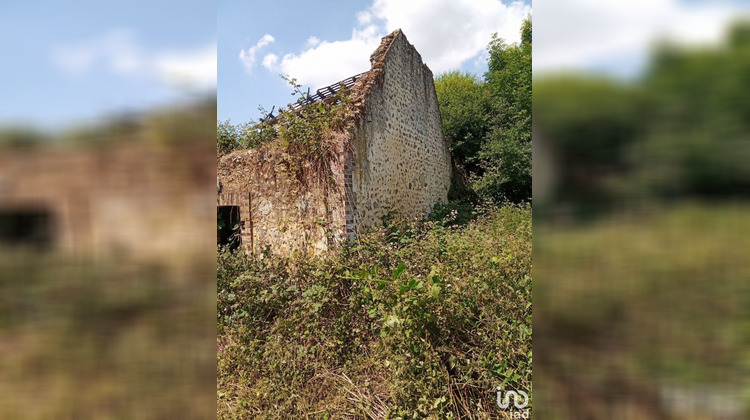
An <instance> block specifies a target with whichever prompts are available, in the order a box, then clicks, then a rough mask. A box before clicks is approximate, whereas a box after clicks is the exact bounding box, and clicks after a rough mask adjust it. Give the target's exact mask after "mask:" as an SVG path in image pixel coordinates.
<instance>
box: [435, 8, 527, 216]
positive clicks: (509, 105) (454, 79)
mask: <svg viewBox="0 0 750 420" xmlns="http://www.w3.org/2000/svg"><path fill="white" fill-rule="evenodd" d="M531 34H532V29H531V19H530V18H529V19H527V20H526V21H525V22H524V23H523V26H522V28H521V43H520V44H517V45H515V44H514V45H508V44H506V43H505V42H504V41H503V40H502V39H500V38H498V37H497V34H495V35H494V36H493V38H492V41H491V42H490V44H489V45H488V47H487V53H488V55H489V61H488V70H487V73H485V75H484V79H483V80H481V81H480V80H477V79H476V77H474V76H473V75H471V74H469V73H461V72H459V71H453V72H449V73H444V74H441V75H438V76H437V77H436V78H435V89H436V91H437V95H438V102H439V105H440V113H441V115H442V117H443V129H444V130H445V134H446V136H447V137H448V138H449V139H450V140H451V143H452V146H453V147H452V153H451V157H452V158H453V161H454V164H455V165H456V166H457V168H458V172H459V179H458V180H457V181H458V182H457V183H454V194H455V196H456V198H457V199H460V200H463V201H487V200H489V201H492V202H494V203H502V202H505V201H510V202H516V203H520V202H526V201H531V47H532V46H531ZM461 175H463V176H461ZM464 177H465V178H466V179H464Z"/></svg>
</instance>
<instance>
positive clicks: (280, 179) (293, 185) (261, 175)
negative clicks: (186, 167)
mask: <svg viewBox="0 0 750 420" xmlns="http://www.w3.org/2000/svg"><path fill="white" fill-rule="evenodd" d="M287 162H288V156H286V155H285V152H283V151H282V150H280V149H278V148H273V147H265V148H261V149H255V150H240V151H236V152H233V153H231V154H229V155H227V156H224V157H222V158H221V159H220V160H219V164H218V168H217V177H218V180H219V183H220V185H221V191H220V192H219V201H218V203H217V205H219V206H226V205H232V206H239V208H240V219H241V220H242V224H241V230H240V232H241V235H242V245H243V247H244V248H245V249H246V250H248V251H252V252H262V251H263V250H264V249H265V248H266V247H270V250H271V251H272V252H273V253H275V254H284V255H289V254H291V253H292V252H295V251H296V252H302V253H305V254H319V253H321V252H324V251H326V250H328V249H330V248H331V246H332V245H333V243H335V242H340V241H341V240H343V239H344V223H345V222H344V218H345V215H344V212H345V210H344V200H343V198H341V197H342V195H343V182H341V180H342V179H343V164H342V165H340V169H337V168H338V167H339V165H331V166H332V168H333V171H334V174H333V178H334V179H335V180H336V182H335V183H333V185H327V186H326V185H324V184H321V183H317V182H315V180H307V182H304V183H303V182H301V181H300V180H298V179H297V178H296V176H295V174H294V172H293V171H292V170H290V167H289V165H288V164H287Z"/></svg>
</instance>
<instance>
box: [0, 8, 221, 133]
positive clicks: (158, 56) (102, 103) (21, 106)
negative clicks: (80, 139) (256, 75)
mask: <svg viewBox="0 0 750 420" xmlns="http://www.w3.org/2000/svg"><path fill="white" fill-rule="evenodd" d="M215 16H216V3H215V2H213V1H210V2H207V1H204V0H198V1H175V0H167V1H145V0H129V1H128V2H102V1H86V0H71V1H67V2H52V1H39V0H28V1H22V2H21V1H15V2H14V1H5V2H2V5H0V28H2V31H3V37H2V39H0V48H2V50H3V54H4V56H5V59H4V60H3V67H4V68H3V76H4V77H3V78H2V81H1V82H0V90H1V91H2V92H3V97H4V100H2V101H0V125H6V126H7V125H33V126H36V127H39V128H42V129H47V130H55V129H58V128H61V127H66V126H69V125H72V124H81V123H87V122H90V121H92V120H94V119H96V118H98V117H102V116H106V115H110V114H112V113H117V112H120V111H134V110H142V109H144V108H150V107H153V106H157V105H160V104H167V103H176V102H180V101H184V100H186V99H189V98H191V97H194V96H195V95H196V94H198V93H203V92H213V91H215V89H216V67H215V63H216V19H215Z"/></svg>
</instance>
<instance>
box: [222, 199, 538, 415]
mask: <svg viewBox="0 0 750 420" xmlns="http://www.w3.org/2000/svg"><path fill="white" fill-rule="evenodd" d="M452 217H453V216H451V215H449V217H448V220H445V221H440V222H420V223H406V222H390V223H387V224H385V225H384V226H382V227H380V228H377V229H373V230H372V231H371V232H368V233H367V234H365V235H362V236H361V237H360V238H359V240H358V241H357V242H356V243H355V244H352V245H351V246H350V247H347V248H345V249H343V250H342V252H341V254H340V255H337V256H329V257H328V258H325V259H320V258H304V257H295V258H282V257H274V256H271V255H265V256H262V257H261V256H253V257H246V256H245V254H244V253H229V252H220V253H219V260H218V276H217V278H218V312H217V316H218V319H217V329H218V330H217V332H218V341H219V343H218V346H219V348H218V361H217V363H218V376H219V379H218V394H217V398H218V415H219V417H220V418H278V417H279V416H283V417H285V418H306V417H315V418H345V417H347V416H355V417H358V418H384V417H391V418H435V419H437V418H469V417H470V418H488V417H494V416H498V415H500V409H499V408H498V407H497V405H496V403H495V389H496V387H498V386H504V387H506V388H507V389H519V390H526V391H527V392H529V394H531V367H532V351H531V331H532V329H531V323H532V318H531V209H530V208H529V207H513V206H506V207H503V208H500V209H495V210H492V211H489V212H484V213H482V214H481V215H480V216H478V218H477V220H475V221H472V222H469V223H468V224H466V225H456V226H450V225H451V222H452V221H453V220H452V219H451V218H452Z"/></svg>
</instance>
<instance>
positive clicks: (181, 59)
mask: <svg viewBox="0 0 750 420" xmlns="http://www.w3.org/2000/svg"><path fill="white" fill-rule="evenodd" d="M51 59H52V62H53V63H54V64H55V65H57V66H58V67H60V68H61V69H63V70H64V71H66V72H67V73H70V74H72V75H75V76H85V75H87V74H89V73H90V72H92V71H96V70H99V69H101V68H104V69H105V70H107V71H111V72H113V73H115V74H118V75H120V76H127V77H135V78H140V77H146V78H153V79H156V80H158V81H160V82H162V83H165V84H167V85H169V86H171V87H180V88H189V89H206V88H214V89H215V88H216V43H215V42H213V43H209V44H207V45H204V46H201V47H198V48H196V49H193V50H185V51H176V50H175V51H158V52H146V51H144V49H143V48H142V47H141V46H140V45H139V44H138V42H137V39H136V36H135V34H134V33H133V32H132V31H130V30H127V29H116V30H112V31H110V32H108V33H105V34H103V35H101V36H98V37H95V38H92V39H90V40H88V41H83V42H79V43H73V44H67V45H59V46H56V47H53V48H52V51H51Z"/></svg>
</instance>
